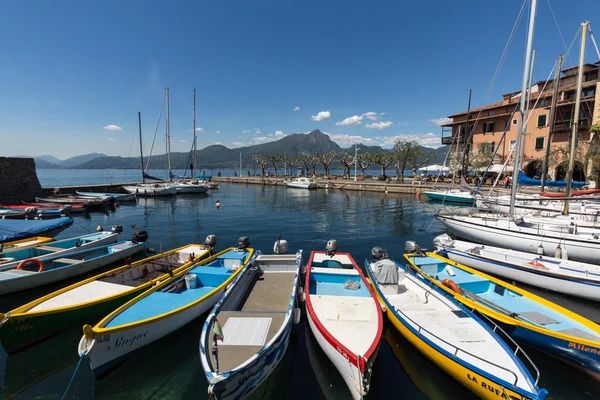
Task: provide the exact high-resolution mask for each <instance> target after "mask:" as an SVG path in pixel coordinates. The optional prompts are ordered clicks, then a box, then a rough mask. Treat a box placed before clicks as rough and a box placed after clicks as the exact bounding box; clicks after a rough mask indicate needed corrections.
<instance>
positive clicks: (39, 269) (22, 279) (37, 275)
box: [0, 241, 144, 294]
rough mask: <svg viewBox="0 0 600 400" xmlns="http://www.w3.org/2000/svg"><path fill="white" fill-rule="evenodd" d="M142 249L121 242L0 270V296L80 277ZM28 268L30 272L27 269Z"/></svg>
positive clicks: (136, 245)
mask: <svg viewBox="0 0 600 400" xmlns="http://www.w3.org/2000/svg"><path fill="white" fill-rule="evenodd" d="M143 248H144V244H143V243H137V242H135V243H134V242H132V241H124V242H119V243H115V244H111V245H106V246H98V247H92V248H86V249H83V250H79V251H76V252H72V253H69V254H59V255H56V254H54V255H51V257H48V258H46V259H45V260H44V261H43V262H41V261H39V262H37V260H33V259H30V261H31V262H27V263H20V264H19V266H17V267H15V268H4V267H2V268H0V294H7V293H13V292H17V291H19V290H25V289H31V288H34V287H37V286H42V285H47V284H49V283H53V282H58V281H61V280H63V279H67V278H71V277H74V276H77V275H82V274H85V273H88V272H90V271H93V270H95V269H97V268H100V267H103V266H105V265H108V264H112V263H114V262H117V261H119V260H125V259H127V258H128V257H131V256H132V255H133V254H135V253H137V252H139V251H142V250H143ZM34 261H35V262H34ZM30 266H32V267H33V269H30ZM20 267H21V268H20Z"/></svg>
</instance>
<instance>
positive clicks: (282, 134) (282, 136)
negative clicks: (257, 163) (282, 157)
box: [275, 131, 286, 139]
mask: <svg viewBox="0 0 600 400" xmlns="http://www.w3.org/2000/svg"><path fill="white" fill-rule="evenodd" d="M285 136H286V135H285V133H283V132H281V131H277V132H275V137H276V138H277V139H281V138H284V137H285Z"/></svg>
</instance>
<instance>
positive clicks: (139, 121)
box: [138, 111, 146, 183]
mask: <svg viewBox="0 0 600 400" xmlns="http://www.w3.org/2000/svg"><path fill="white" fill-rule="evenodd" d="M138 128H139V130H140V160H141V161H142V183H146V177H145V176H144V148H143V147H142V113H141V112H139V111H138Z"/></svg>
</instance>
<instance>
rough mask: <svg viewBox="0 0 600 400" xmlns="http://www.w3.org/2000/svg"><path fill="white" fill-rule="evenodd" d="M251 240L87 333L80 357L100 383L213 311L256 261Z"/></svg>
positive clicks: (165, 283) (138, 300) (117, 312)
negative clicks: (140, 353) (137, 355)
mask: <svg viewBox="0 0 600 400" xmlns="http://www.w3.org/2000/svg"><path fill="white" fill-rule="evenodd" d="M249 245H250V240H249V239H248V238H247V237H243V238H240V240H239V242H238V247H237V248H233V247H232V248H229V249H227V250H225V251H222V252H220V253H218V254H217V255H215V256H212V257H210V258H209V259H207V260H205V261H202V262H200V263H199V264H196V265H194V266H193V267H191V269H190V268H187V269H186V270H181V271H180V272H179V273H177V274H175V275H174V276H173V277H172V278H170V279H167V280H164V281H162V282H160V283H159V284H157V285H156V286H155V287H153V288H152V289H150V290H148V291H146V292H145V293H142V294H141V295H139V296H137V297H136V298H134V299H133V300H131V301H129V302H128V303H126V304H124V305H123V306H121V307H119V308H118V309H116V310H115V311H113V312H112V313H110V314H109V315H107V316H106V317H105V318H104V319H102V320H101V321H100V322H99V323H98V324H96V326H94V327H93V328H92V327H91V326H90V325H85V326H84V327H83V336H82V338H81V340H80V341H79V346H78V352H79V355H80V356H84V355H85V356H86V357H87V358H88V359H89V361H90V366H91V367H92V371H93V372H94V376H95V377H96V379H100V378H102V377H104V376H105V375H107V374H108V373H109V372H110V371H111V370H112V369H113V368H115V367H116V366H117V365H118V364H120V363H121V362H123V361H124V360H125V359H126V358H127V357H128V356H130V355H131V353H133V352H134V351H135V350H137V349H139V348H141V347H143V346H145V345H147V344H149V343H152V342H154V341H155V340H157V339H160V338H161V337H163V336H166V335H168V334H169V333H171V332H173V331H175V330H177V329H179V328H181V327H182V326H184V325H186V324H188V323H189V322H191V321H192V320H194V319H196V318H198V317H200V316H201V315H202V314H204V313H205V312H207V311H208V310H210V308H211V307H212V306H214V305H215V303H216V302H217V301H218V300H219V298H220V297H221V295H222V294H223V292H225V288H226V286H227V285H229V284H230V283H231V282H232V281H233V280H234V279H235V278H236V277H237V276H239V275H241V274H242V272H243V271H245V269H246V267H247V265H249V264H250V263H251V262H252V260H253V259H254V257H253V255H254V250H253V249H251V248H249Z"/></svg>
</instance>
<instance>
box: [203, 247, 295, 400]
mask: <svg viewBox="0 0 600 400" xmlns="http://www.w3.org/2000/svg"><path fill="white" fill-rule="evenodd" d="M275 253H276V254H275V255H263V254H259V255H258V256H257V258H256V260H255V262H254V265H253V266H252V267H250V268H248V269H247V270H246V271H244V273H243V274H242V275H239V277H238V278H237V279H236V280H235V281H234V282H233V284H231V286H230V287H229V289H227V291H226V292H225V294H224V295H223V297H221V299H220V300H219V302H218V303H217V304H216V305H215V307H214V308H213V310H212V311H211V313H210V315H209V316H208V318H207V319H206V322H205V323H204V327H203V329H202V334H201V336H200V360H201V361H202V367H203V368H204V373H205V374H206V378H207V379H208V383H209V388H208V392H209V394H211V395H214V397H215V398H217V399H242V398H244V397H246V396H248V395H249V394H250V393H251V392H252V391H253V390H254V389H256V388H257V387H258V386H259V385H260V384H261V383H262V382H263V381H264V380H265V379H267V378H268V377H269V375H270V374H271V372H272V371H273V370H274V369H275V367H276V366H277V365H278V364H279V361H281V359H282V358H283V355H284V354H285V351H286V349H287V346H288V342H289V338H290V334H291V332H292V326H293V325H294V324H295V323H296V324H297V323H298V322H299V321H300V309H299V308H298V300H297V292H298V284H299V280H300V279H299V278H300V276H299V275H300V268H301V266H302V251H301V250H300V251H299V252H298V253H296V254H295V255H294V254H291V255H287V254H285V253H287V242H286V241H280V240H278V241H277V242H276V243H275ZM300 290H301V289H300ZM221 327H222V328H221ZM219 340H220V341H221V343H219Z"/></svg>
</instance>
